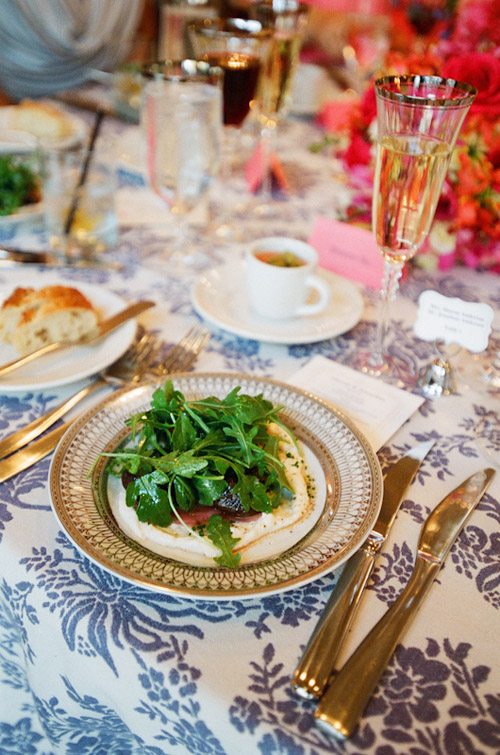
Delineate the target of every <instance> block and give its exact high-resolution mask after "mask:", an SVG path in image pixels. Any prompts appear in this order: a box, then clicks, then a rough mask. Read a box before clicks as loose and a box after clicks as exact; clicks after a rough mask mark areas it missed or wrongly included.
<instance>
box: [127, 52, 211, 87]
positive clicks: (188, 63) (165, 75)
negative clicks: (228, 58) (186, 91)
mask: <svg viewBox="0 0 500 755" xmlns="http://www.w3.org/2000/svg"><path fill="white" fill-rule="evenodd" d="M142 75H143V76H144V78H146V79H150V80H151V81H155V80H156V81H206V82H207V83H214V82H215V81H218V80H219V79H222V76H223V71H222V68H221V67H220V66H217V65H214V64H213V63H209V62H208V61H206V60H196V59H194V58H184V59H182V60H170V59H166V60H161V61H157V62H155V63H148V64H147V65H146V66H145V67H144V69H143V71H142ZM211 80H212V81H211Z"/></svg>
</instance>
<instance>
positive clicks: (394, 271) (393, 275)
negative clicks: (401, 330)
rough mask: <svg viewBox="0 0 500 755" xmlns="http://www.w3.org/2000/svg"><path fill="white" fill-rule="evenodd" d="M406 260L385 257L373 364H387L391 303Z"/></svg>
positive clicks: (381, 365)
mask: <svg viewBox="0 0 500 755" xmlns="http://www.w3.org/2000/svg"><path fill="white" fill-rule="evenodd" d="M403 267H404V262H398V261H395V260H394V261H393V260H388V259H384V278H383V281H382V291H381V293H380V304H379V316H378V321H377V332H376V335H375V348H374V352H373V357H372V361H373V366H374V367H375V366H376V365H380V368H382V367H383V366H385V364H386V360H385V337H386V334H387V326H388V323H389V309H390V304H391V302H392V301H393V300H394V298H395V296H396V293H397V290H398V288H399V279H400V278H401V275H402V272H403Z"/></svg>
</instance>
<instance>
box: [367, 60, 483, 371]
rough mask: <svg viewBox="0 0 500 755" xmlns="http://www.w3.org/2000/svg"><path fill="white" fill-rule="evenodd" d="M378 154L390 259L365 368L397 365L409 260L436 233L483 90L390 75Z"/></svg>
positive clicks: (384, 83)
mask: <svg viewBox="0 0 500 755" xmlns="http://www.w3.org/2000/svg"><path fill="white" fill-rule="evenodd" d="M375 93H376V98H377V128H378V134H377V158H376V168H375V180H374V191H373V205H372V226H373V232H374V234H375V238H376V241H377V244H378V247H379V250H380V252H381V254H382V256H383V258H384V278H383V283H382V292H381V311H380V315H379V319H378V323H377V336H376V342H375V345H374V348H373V351H372V352H370V353H368V354H361V355H360V360H359V362H360V366H361V368H362V369H363V370H364V371H365V372H368V373H370V374H374V375H378V374H380V373H382V372H383V371H384V370H386V369H387V368H388V367H390V366H391V358H390V356H389V355H388V354H386V351H385V335H386V331H387V320H388V310H389V304H390V302H391V301H392V300H393V299H394V297H395V295H396V292H397V290H398V286H399V279H400V277H401V273H402V271H403V267H404V264H405V262H406V261H407V260H409V259H411V258H412V257H413V256H414V255H415V254H416V252H417V251H418V249H419V248H420V246H421V244H422V243H423V241H424V240H425V238H426V236H427V234H428V233H429V230H430V227H431V224H432V221H433V219H434V214H435V212H436V206H437V203H438V200H439V195H440V193H441V189H442V186H443V182H444V179H445V177H446V173H447V171H448V165H449V161H450V157H451V153H452V151H453V148H454V146H455V142H456V139H457V136H458V134H459V131H460V128H461V126H462V123H463V120H464V118H465V116H466V114H467V112H468V110H469V108H470V106H471V104H472V101H473V100H474V97H475V95H476V90H475V89H474V87H472V86H470V85H469V84H466V83H463V82H459V81H453V80H451V79H442V78H440V77H438V76H418V75H408V76H387V77H384V78H381V79H377V81H376V82H375Z"/></svg>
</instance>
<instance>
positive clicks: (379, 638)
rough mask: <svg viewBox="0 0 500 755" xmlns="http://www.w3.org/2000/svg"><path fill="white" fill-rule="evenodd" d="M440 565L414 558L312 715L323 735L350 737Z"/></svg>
mask: <svg viewBox="0 0 500 755" xmlns="http://www.w3.org/2000/svg"><path fill="white" fill-rule="evenodd" d="M440 566H441V564H440V562H439V561H430V560H428V559H424V558H421V557H417V560H416V563H415V568H414V570H413V573H412V576H411V578H410V580H409V582H408V584H407V586H406V588H405V589H404V590H403V592H402V593H401V595H400V596H399V598H398V599H397V600H396V602H395V603H394V604H393V605H392V606H391V608H389V610H388V611H387V613H385V614H384V615H383V616H382V618H381V619H380V621H379V622H378V623H377V624H376V625H375V626H374V627H373V629H372V630H371V632H370V633H369V634H368V635H367V637H366V638H365V639H364V640H363V642H362V643H361V645H360V646H359V647H358V648H357V650H355V651H354V653H353V654H352V656H351V657H350V658H349V660H348V661H347V663H346V664H345V665H344V666H343V668H342V669H341V670H340V671H339V672H338V673H337V675H336V676H335V677H334V678H333V680H332V683H331V684H330V686H329V687H328V688H327V690H326V692H325V694H324V695H323V697H322V699H321V700H320V703H319V705H318V707H317V709H316V711H315V713H314V716H315V718H316V724H317V725H318V727H319V728H320V729H322V730H323V731H324V732H325V733H327V734H329V735H331V736H334V737H335V738H337V739H341V740H344V739H347V737H350V736H351V734H352V732H353V730H354V728H355V726H356V724H357V723H358V721H359V719H360V718H361V715H362V713H363V711H364V709H365V707H366V704H367V703H368V700H369V699H370V697H371V696H372V693H373V691H374V689H375V687H376V686H377V682H378V680H379V678H380V676H381V675H382V673H383V672H384V670H385V668H386V666H387V665H388V663H389V661H390V659H391V656H392V654H393V653H394V651H395V649H396V646H397V644H398V642H399V639H400V638H401V636H402V634H403V632H404V631H405V629H406V628H407V626H408V625H409V623H410V621H411V620H412V619H413V617H414V615H415V613H416V612H417V609H418V608H419V606H420V603H421V602H422V600H423V599H424V597H425V595H426V594H427V591H428V590H429V588H430V586H431V585H432V582H433V580H434V578H435V576H436V574H437V573H438V571H439V568H440Z"/></svg>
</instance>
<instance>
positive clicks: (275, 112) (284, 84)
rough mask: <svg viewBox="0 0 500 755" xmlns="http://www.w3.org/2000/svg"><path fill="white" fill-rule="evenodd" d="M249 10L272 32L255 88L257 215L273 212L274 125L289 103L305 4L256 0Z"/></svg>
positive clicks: (281, 118)
mask: <svg viewBox="0 0 500 755" xmlns="http://www.w3.org/2000/svg"><path fill="white" fill-rule="evenodd" d="M249 13H250V14H251V16H252V18H255V19H256V20H257V21H259V22H260V23H261V24H262V26H263V28H264V29H268V30H270V31H271V32H272V40H271V48H270V51H269V54H268V56H267V58H266V64H265V66H264V70H263V72H262V77H261V80H260V87H259V92H258V102H257V113H258V118H259V121H260V124H261V133H260V148H261V159H262V186H261V190H260V193H259V196H258V200H257V203H256V205H255V211H256V212H257V213H258V214H259V215H265V216H271V215H273V214H274V213H273V205H272V193H271V188H272V173H271V160H272V155H273V153H274V151H275V148H276V144H277V135H278V129H279V125H280V123H281V121H282V120H283V118H284V117H285V116H286V115H287V113H288V112H289V110H290V106H291V103H292V85H293V79H294V76H295V72H296V70H297V64H298V62H299V54H300V48H301V45H302V39H303V36H304V31H305V25H306V22H307V13H308V6H307V5H304V4H303V3H300V2H298V1H297V0H258V1H257V2H254V3H251V4H250V6H249Z"/></svg>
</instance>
